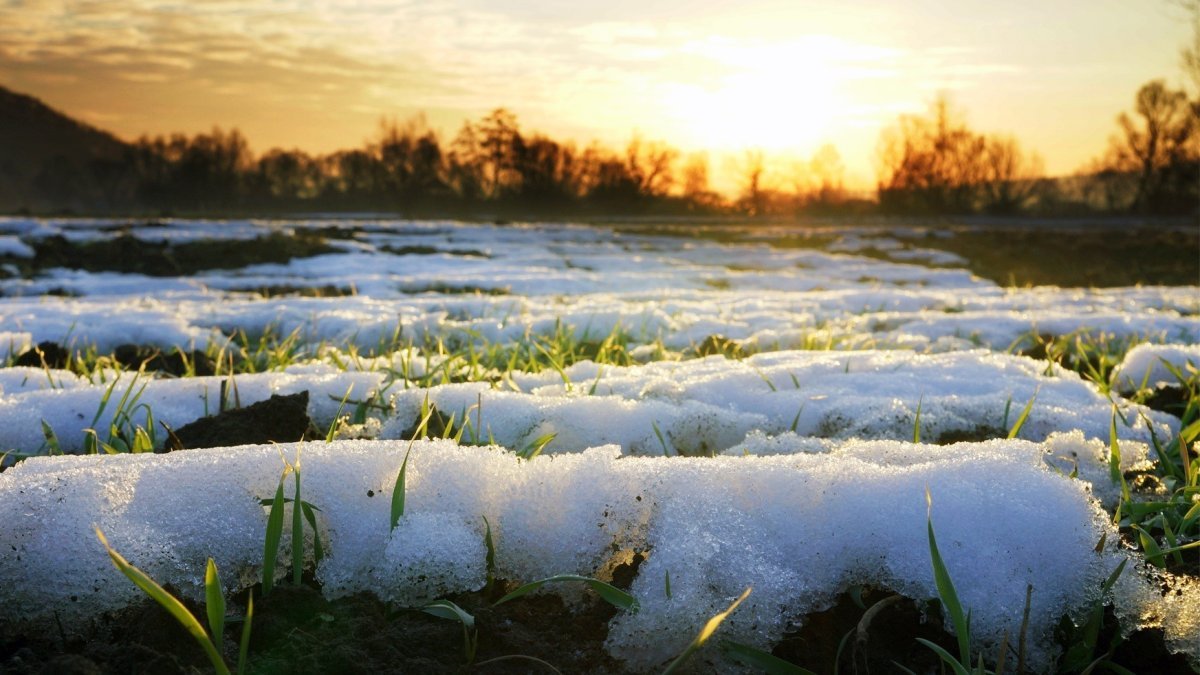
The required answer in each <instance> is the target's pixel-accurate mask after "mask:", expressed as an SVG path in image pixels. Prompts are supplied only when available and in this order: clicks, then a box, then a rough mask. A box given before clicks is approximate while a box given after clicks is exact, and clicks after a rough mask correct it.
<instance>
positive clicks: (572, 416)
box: [382, 350, 1179, 461]
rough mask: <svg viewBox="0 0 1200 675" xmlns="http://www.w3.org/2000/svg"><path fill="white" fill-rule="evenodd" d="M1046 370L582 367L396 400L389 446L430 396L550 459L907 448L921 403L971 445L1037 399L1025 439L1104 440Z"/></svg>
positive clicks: (1133, 418) (1000, 361)
mask: <svg viewBox="0 0 1200 675" xmlns="http://www.w3.org/2000/svg"><path fill="white" fill-rule="evenodd" d="M1045 371H1046V364H1045V363H1044V362H1039V361H1035V360H1033V359H1030V358H1026V357H1018V356H1009V355H1003V354H993V353H989V352H986V351H982V350H976V351H971V352H956V353H949V354H934V355H920V354H914V353H912V352H904V351H861V352H770V353H766V354H758V355H755V356H752V357H749V358H747V359H744V360H741V361H737V360H730V359H726V358H725V357H723V356H709V357H707V358H703V359H692V360H688V361H681V362H671V361H660V362H655V363H650V364H646V365H638V366H629V367H612V366H598V365H596V364H594V363H591V362H584V363H580V364H577V365H575V366H573V367H571V368H568V369H566V370H565V371H564V373H563V375H560V374H559V373H557V372H555V371H553V370H551V371H546V372H543V373H540V374H537V375H529V374H522V373H515V374H513V375H512V378H511V379H512V386H514V387H516V389H517V390H516V391H513V390H511V389H494V388H492V387H491V386H490V385H488V384H487V383H463V384H450V385H442V386H437V387H433V388H430V389H403V390H401V389H395V390H394V391H395V394H394V398H393V402H394V404H395V407H396V412H395V415H394V416H393V418H392V419H391V420H390V421H389V422H388V423H387V424H386V425H385V426H384V429H383V432H382V436H383V437H384V438H397V437H398V436H399V434H401V433H402V432H403V431H404V430H406V429H409V428H412V427H413V426H415V424H416V421H417V420H418V419H419V412H418V411H419V410H420V407H421V405H422V403H423V402H424V401H425V400H426V398H428V400H429V402H431V403H433V404H434V405H435V406H436V407H437V408H438V409H439V410H441V411H442V412H443V413H444V414H446V415H450V414H451V413H453V414H455V415H456V417H457V419H459V420H461V419H463V416H464V414H466V413H468V412H469V419H470V421H471V423H472V425H473V428H474V429H475V430H476V431H477V432H478V433H479V434H480V435H481V436H482V437H483V438H494V439H495V440H496V442H498V443H501V444H503V445H506V446H508V447H512V448H520V447H523V446H524V445H526V444H528V443H530V442H531V441H532V440H533V439H535V438H538V437H540V436H543V435H545V434H548V433H555V434H557V436H556V437H555V439H554V441H552V442H551V443H550V444H549V445H548V446H546V449H545V452H572V451H579V450H582V449H584V448H587V447H591V445H594V444H597V443H606V444H607V443H612V444H616V445H619V446H621V448H622V450H623V451H624V452H627V453H630V454H637V455H661V454H664V453H665V454H687V455H705V454H710V453H719V452H722V451H724V450H727V449H729V448H733V447H735V446H736V445H737V444H739V443H741V442H742V441H743V439H745V438H746V436H747V434H749V433H751V432H753V431H756V430H757V431H763V432H766V433H767V434H779V433H782V432H784V431H788V430H789V429H790V430H792V431H795V432H797V433H799V434H800V435H802V436H816V437H822V438H851V437H859V438H890V439H897V440H899V439H905V438H912V436H913V426H914V422H915V420H916V416H917V407H918V406H920V409H921V436H922V438H926V439H934V440H938V439H941V440H952V439H960V440H966V439H971V438H979V437H980V435H982V436H983V437H985V438H986V437H1003V436H1005V435H1006V434H1007V432H1008V430H1009V429H1010V428H1012V426H1013V425H1014V424H1015V423H1016V421H1017V418H1018V417H1019V415H1020V413H1021V411H1022V409H1023V408H1024V406H1025V404H1026V403H1027V402H1028V401H1029V400H1030V399H1031V398H1032V399H1034V403H1033V407H1032V408H1031V411H1030V414H1029V416H1028V418H1027V419H1026V421H1025V422H1024V424H1023V426H1022V427H1021V429H1020V437H1021V438H1028V439H1032V440H1044V439H1045V438H1046V437H1047V436H1048V435H1049V434H1051V433H1053V432H1058V431H1069V430H1073V429H1074V430H1079V431H1080V432H1081V433H1082V434H1083V435H1084V436H1086V437H1087V438H1092V439H1102V440H1107V439H1108V435H1109V425H1110V421H1111V416H1112V402H1111V401H1110V400H1109V399H1108V398H1107V397H1105V396H1103V395H1101V394H1100V393H1099V392H1098V391H1097V390H1096V389H1095V387H1094V386H1092V385H1090V384H1089V383H1087V382H1086V381H1084V380H1082V379H1081V378H1080V377H1079V376H1078V375H1076V374H1075V373H1073V372H1071V371H1065V370H1062V369H1059V368H1052V369H1051V372H1050V374H1045ZM564 376H565V378H566V379H567V380H569V383H564V382H563V377H564ZM1118 400H1119V399H1118ZM477 406H478V407H477ZM1120 412H1121V416H1122V420H1124V421H1127V422H1128V424H1118V437H1119V438H1121V439H1128V440H1132V441H1138V442H1140V443H1149V442H1150V441H1151V437H1150V431H1149V427H1148V426H1147V420H1150V421H1151V422H1152V423H1153V424H1154V426H1155V432H1156V433H1157V434H1158V436H1159V438H1164V437H1166V435H1167V434H1168V433H1170V432H1171V430H1173V429H1177V428H1178V425H1179V422H1178V420H1177V419H1175V418H1174V417H1172V416H1169V415H1165V414H1162V413H1158V412H1154V411H1151V410H1148V409H1146V408H1144V407H1141V406H1137V405H1133V404H1130V403H1128V402H1121V405H1120ZM656 429H657V431H656ZM659 434H661V435H662V440H661V441H660V440H659ZM1105 461H1106V460H1105Z"/></svg>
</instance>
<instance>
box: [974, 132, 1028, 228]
mask: <svg viewBox="0 0 1200 675" xmlns="http://www.w3.org/2000/svg"><path fill="white" fill-rule="evenodd" d="M982 162H983V164H982V181H981V183H980V200H981V205H980V206H981V208H982V209H983V210H984V211H986V212H988V213H998V214H1013V213H1017V212H1019V211H1022V210H1024V209H1025V208H1026V207H1027V206H1028V205H1029V203H1030V202H1031V201H1032V200H1033V199H1034V196H1035V195H1036V194H1037V190H1038V187H1039V185H1040V182H1041V177H1042V174H1043V172H1042V166H1043V165H1042V158H1041V157H1040V156H1039V155H1038V154H1037V153H1032V154H1030V155H1028V156H1026V155H1025V153H1024V152H1023V151H1022V150H1021V146H1020V144H1018V143H1017V139H1015V138H1013V137H1012V136H989V137H987V138H986V139H985V141H984V147H983V157H982Z"/></svg>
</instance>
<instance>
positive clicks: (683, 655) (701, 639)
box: [663, 588, 750, 675]
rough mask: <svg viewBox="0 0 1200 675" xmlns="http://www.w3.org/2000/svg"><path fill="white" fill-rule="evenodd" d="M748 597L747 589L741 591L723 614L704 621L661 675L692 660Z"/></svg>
mask: <svg viewBox="0 0 1200 675" xmlns="http://www.w3.org/2000/svg"><path fill="white" fill-rule="evenodd" d="M748 597H750V589H749V588H747V589H746V590H744V591H742V594H741V595H739V596H738V598H737V600H734V601H733V604H731V605H729V607H728V608H727V609H726V610H725V611H724V612H718V613H717V614H716V615H715V616H713V617H712V618H710V619H709V620H708V621H706V622H705V623H704V627H703V628H701V629H700V633H699V634H698V635H696V637H695V639H693V640H692V642H691V644H689V645H688V646H687V647H686V648H685V649H684V650H683V651H682V652H680V654H679V656H676V657H675V660H674V661H672V662H671V664H670V665H668V666H667V669H666V670H664V671H663V675H671V673H676V672H679V671H680V669H681V668H682V667H683V665H684V664H685V663H687V662H688V659H690V658H692V655H693V654H695V653H696V652H698V651H700V649H701V648H702V647H703V646H704V645H705V643H707V642H708V640H709V638H711V637H712V636H713V634H714V633H716V632H717V629H718V628H720V627H721V623H722V622H723V621H725V619H726V618H728V617H729V615H730V614H733V612H734V610H736V609H737V608H738V605H740V604H742V601H743V600H745V599H746V598H748Z"/></svg>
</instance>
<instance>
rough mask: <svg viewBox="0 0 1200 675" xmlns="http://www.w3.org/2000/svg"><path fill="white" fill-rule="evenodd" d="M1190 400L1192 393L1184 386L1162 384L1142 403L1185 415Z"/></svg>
mask: <svg viewBox="0 0 1200 675" xmlns="http://www.w3.org/2000/svg"><path fill="white" fill-rule="evenodd" d="M1190 400H1191V393H1190V392H1189V391H1188V390H1187V389H1185V388H1184V387H1179V386H1174V385H1169V384H1160V385H1159V386H1158V387H1156V388H1155V389H1154V390H1153V391H1151V392H1150V394H1149V395H1147V396H1146V397H1145V398H1144V399H1142V405H1144V406H1146V407H1147V408H1150V409H1152V410H1157V411H1159V412H1165V413H1167V414H1170V415H1174V416H1176V417H1183V413H1184V411H1186V410H1187V406H1188V401H1190Z"/></svg>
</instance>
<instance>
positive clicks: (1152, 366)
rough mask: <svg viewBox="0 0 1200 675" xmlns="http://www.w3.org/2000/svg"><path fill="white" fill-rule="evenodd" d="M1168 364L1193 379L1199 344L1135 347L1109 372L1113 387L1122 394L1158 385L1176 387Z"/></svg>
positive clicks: (1198, 361)
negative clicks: (1122, 392) (1111, 372)
mask: <svg viewBox="0 0 1200 675" xmlns="http://www.w3.org/2000/svg"><path fill="white" fill-rule="evenodd" d="M1168 364H1169V365H1170V366H1171V367H1173V368H1174V369H1175V370H1176V371H1177V372H1179V373H1181V374H1182V375H1183V376H1184V377H1185V378H1187V377H1190V376H1193V375H1194V374H1195V372H1196V370H1197V369H1198V368H1200V344H1191V345H1153V344H1141V345H1138V346H1136V347H1134V348H1133V349H1130V350H1129V351H1128V352H1126V354H1125V358H1124V359H1123V360H1122V361H1121V363H1120V365H1118V366H1117V367H1116V368H1115V369H1114V370H1113V374H1112V381H1113V385H1114V386H1115V387H1116V388H1117V389H1119V390H1120V391H1124V392H1132V391H1137V390H1138V389H1140V388H1141V387H1150V388H1153V387H1155V386H1158V385H1160V384H1165V385H1172V386H1179V384H1180V383H1179V380H1178V379H1177V378H1176V377H1175V375H1174V374H1173V373H1172V372H1171V369H1170V368H1168V367H1167V366H1168Z"/></svg>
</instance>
